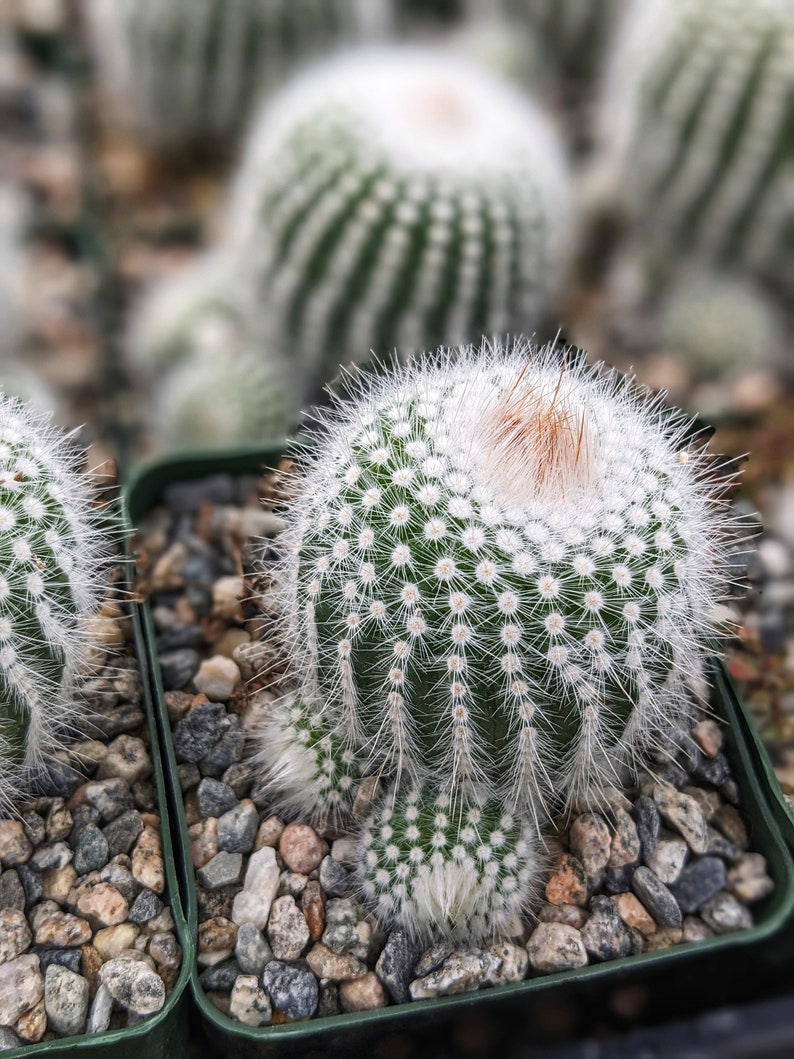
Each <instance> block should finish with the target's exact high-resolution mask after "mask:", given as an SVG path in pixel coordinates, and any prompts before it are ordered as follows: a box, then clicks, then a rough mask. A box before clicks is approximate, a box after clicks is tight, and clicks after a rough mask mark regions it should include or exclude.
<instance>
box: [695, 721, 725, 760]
mask: <svg viewBox="0 0 794 1059" xmlns="http://www.w3.org/2000/svg"><path fill="white" fill-rule="evenodd" d="M692 738H693V739H694V740H695V742H696V743H697V745H698V746H699V747H700V749H701V750H702V751H703V753H704V754H705V755H706V757H712V758H713V757H716V756H717V754H718V753H719V751H720V750H721V749H722V729H721V728H720V726H719V725H718V724H717V723H716V722H715V721H711V720H705V721H699V722H698V723H697V724H696V725H695V727H694V728H693V729H692Z"/></svg>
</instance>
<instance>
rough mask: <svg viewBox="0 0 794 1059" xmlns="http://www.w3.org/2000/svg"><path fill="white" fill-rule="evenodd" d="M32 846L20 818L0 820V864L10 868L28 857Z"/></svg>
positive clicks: (22, 862)
mask: <svg viewBox="0 0 794 1059" xmlns="http://www.w3.org/2000/svg"><path fill="white" fill-rule="evenodd" d="M32 852H33V846H32V844H31V842H30V839H29V838H28V836H27V835H26V834H25V828H24V826H23V824H22V821H21V820H0V864H2V865H3V867H4V868H10V867H12V866H13V865H14V864H24V863H25V862H26V861H27V860H29V859H30V855H31V853H32Z"/></svg>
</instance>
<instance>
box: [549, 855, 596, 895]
mask: <svg viewBox="0 0 794 1059" xmlns="http://www.w3.org/2000/svg"><path fill="white" fill-rule="evenodd" d="M587 889H588V887H587V873H586V871H585V869H584V865H583V864H582V862H581V861H580V860H578V859H577V858H576V857H573V856H571V854H570V853H563V854H561V855H560V857H559V858H558V859H557V862H556V864H555V866H554V870H553V871H552V873H551V874H550V875H549V878H548V881H547V882H546V900H547V901H548V902H549V903H550V904H553V905H585V904H587Z"/></svg>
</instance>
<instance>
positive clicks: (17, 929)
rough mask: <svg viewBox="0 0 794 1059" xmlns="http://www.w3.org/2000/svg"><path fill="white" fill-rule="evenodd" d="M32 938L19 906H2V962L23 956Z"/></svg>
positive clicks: (0, 928)
mask: <svg viewBox="0 0 794 1059" xmlns="http://www.w3.org/2000/svg"><path fill="white" fill-rule="evenodd" d="M32 940H33V935H32V934H31V932H30V927H29V926H28V921H27V920H26V919H25V915H24V913H23V912H22V911H21V910H20V909H18V908H0V964H2V963H8V961H9V960H15V959H16V958H17V956H21V955H22V953H23V952H24V951H25V950H26V949H27V947H28V946H29V945H30V943H31V941H32Z"/></svg>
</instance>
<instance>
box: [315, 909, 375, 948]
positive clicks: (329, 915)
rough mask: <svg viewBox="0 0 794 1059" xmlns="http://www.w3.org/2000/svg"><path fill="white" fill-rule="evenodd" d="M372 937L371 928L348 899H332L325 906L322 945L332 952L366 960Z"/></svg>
mask: <svg viewBox="0 0 794 1059" xmlns="http://www.w3.org/2000/svg"><path fill="white" fill-rule="evenodd" d="M371 937H372V927H371V926H370V924H369V923H368V922H367V921H366V920H365V919H362V918H361V913H360V910H359V907H358V905H357V904H356V902H355V901H353V900H351V899H350V898H349V897H334V898H331V899H330V900H329V901H327V902H326V905H325V930H324V931H323V936H322V940H323V944H324V945H327V946H328V948H329V949H332V950H333V951H334V952H340V953H344V952H350V953H352V954H353V955H354V956H358V958H359V959H360V960H366V958H367V953H368V951H369V944H370V940H371Z"/></svg>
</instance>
